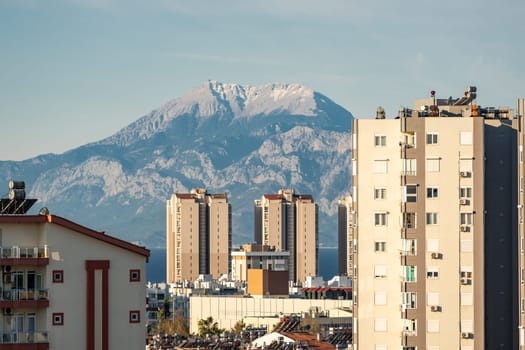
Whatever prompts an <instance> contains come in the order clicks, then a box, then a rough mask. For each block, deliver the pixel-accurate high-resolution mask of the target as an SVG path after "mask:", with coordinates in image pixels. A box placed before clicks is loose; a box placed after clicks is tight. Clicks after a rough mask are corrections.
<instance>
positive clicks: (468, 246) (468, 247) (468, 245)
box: [460, 239, 473, 253]
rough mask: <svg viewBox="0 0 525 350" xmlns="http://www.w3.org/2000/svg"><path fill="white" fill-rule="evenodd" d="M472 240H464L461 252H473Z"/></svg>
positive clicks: (461, 243) (461, 244)
mask: <svg viewBox="0 0 525 350" xmlns="http://www.w3.org/2000/svg"><path fill="white" fill-rule="evenodd" d="M472 249H473V246H472V240H471V239H462V240H461V242H460V250H461V252H463V253H469V252H472Z"/></svg>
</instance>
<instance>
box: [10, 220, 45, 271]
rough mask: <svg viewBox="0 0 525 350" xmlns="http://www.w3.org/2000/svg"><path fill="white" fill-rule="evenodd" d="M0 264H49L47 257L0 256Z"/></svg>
mask: <svg viewBox="0 0 525 350" xmlns="http://www.w3.org/2000/svg"><path fill="white" fill-rule="evenodd" d="M0 216H1V215H0ZM0 265H4V266H5V265H13V266H45V265H49V258H2V259H0Z"/></svg>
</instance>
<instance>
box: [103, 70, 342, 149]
mask: <svg viewBox="0 0 525 350" xmlns="http://www.w3.org/2000/svg"><path fill="white" fill-rule="evenodd" d="M319 101H322V104H323V106H319V104H318V102H319ZM327 101H328V102H327ZM327 106H328V108H332V109H333V108H340V107H339V106H337V105H336V104H335V103H333V102H332V101H330V99H328V98H327V97H325V96H323V95H321V94H319V93H317V92H314V91H313V90H312V89H310V88H307V87H305V86H302V85H299V84H281V83H274V84H267V85H261V86H249V85H245V86H243V85H238V84H225V83H221V82H218V81H215V80H209V81H207V82H205V83H203V84H201V85H199V86H197V87H196V88H194V89H193V90H191V91H190V92H189V93H188V94H187V95H185V96H182V97H179V98H176V99H174V100H171V101H169V102H168V103H166V104H164V105H163V106H162V107H160V108H159V109H157V110H154V111H152V112H151V113H150V114H148V115H146V116H144V117H142V118H140V119H139V120H137V121H136V122H134V123H132V124H130V125H128V126H127V127H126V128H124V129H122V130H120V131H119V132H117V133H116V134H114V135H113V136H111V137H109V138H107V139H105V140H102V141H101V142H100V143H101V144H118V145H121V146H124V145H130V144H132V143H135V142H137V141H140V140H145V139H149V138H151V137H152V136H154V135H155V134H158V133H160V132H165V131H166V130H168V129H170V128H171V129H172V130H175V132H176V131H177V130H178V131H179V132H183V133H184V134H185V135H187V134H188V133H190V132H191V131H192V130H197V129H200V130H201V131H202V130H203V129H206V128H208V129H209V131H210V132H211V133H216V132H217V130H219V129H223V130H228V129H229V128H231V126H232V125H235V124H239V123H243V124H245V123H247V122H250V121H251V122H255V123H257V124H258V125H259V126H260V125H261V123H264V120H266V122H268V123H273V122H274V121H273V120H271V119H270V118H266V119H264V118H265V117H270V116H274V115H288V116H300V117H308V118H314V119H319V118H318V117H322V116H327V115H328V113H326V110H324V109H325V108H326V107H327ZM334 106H336V107H334ZM318 122H321V121H320V120H319V121H318ZM325 122H326V123H327V124H333V123H331V122H329V121H325ZM336 124H337V125H339V123H336ZM183 129H184V130H183Z"/></svg>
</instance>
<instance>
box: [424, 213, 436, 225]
mask: <svg viewBox="0 0 525 350" xmlns="http://www.w3.org/2000/svg"><path fill="white" fill-rule="evenodd" d="M426 217H427V221H426V222H427V225H437V224H438V213H427V215H426Z"/></svg>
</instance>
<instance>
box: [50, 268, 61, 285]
mask: <svg viewBox="0 0 525 350" xmlns="http://www.w3.org/2000/svg"><path fill="white" fill-rule="evenodd" d="M52 276H53V283H64V270H53V272H52ZM57 276H58V278H55V277H57Z"/></svg>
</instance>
